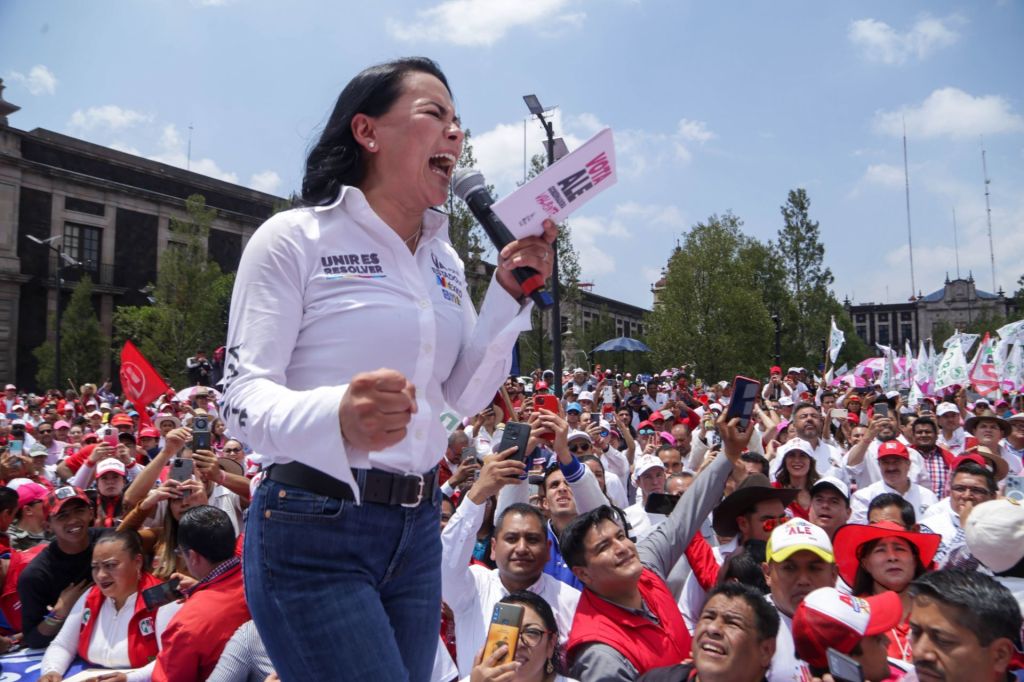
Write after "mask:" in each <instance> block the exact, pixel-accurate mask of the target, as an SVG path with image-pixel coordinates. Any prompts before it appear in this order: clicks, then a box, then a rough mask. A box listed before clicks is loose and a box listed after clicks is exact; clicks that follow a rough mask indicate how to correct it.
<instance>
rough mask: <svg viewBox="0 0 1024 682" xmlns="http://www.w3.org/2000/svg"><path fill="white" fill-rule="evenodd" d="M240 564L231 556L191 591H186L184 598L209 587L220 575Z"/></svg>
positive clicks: (236, 558) (239, 561)
mask: <svg viewBox="0 0 1024 682" xmlns="http://www.w3.org/2000/svg"><path fill="white" fill-rule="evenodd" d="M241 563H242V560H241V559H239V558H238V557H236V556H233V557H231V558H230V559H228V560H227V561H224V562H222V563H220V564H217V566H216V567H215V568H214V569H213V570H212V571H210V573H209V575H207V576H206V577H205V578H203V579H202V580H200V581H199V582H197V583H196V584H195V585H194V586H193V587H192V589H190V590H187V591H186V592H185V596H186V597H190V596H192V595H193V594H195V593H196V592H198V591H199V590H201V589H202V588H203V587H204V586H206V585H209V584H210V583H212V582H213V581H215V580H216V579H217V578H219V577H221V576H222V575H224V574H225V573H227V572H228V571H230V570H231V569H233V568H235V567H236V566H238V565H239V564H241Z"/></svg>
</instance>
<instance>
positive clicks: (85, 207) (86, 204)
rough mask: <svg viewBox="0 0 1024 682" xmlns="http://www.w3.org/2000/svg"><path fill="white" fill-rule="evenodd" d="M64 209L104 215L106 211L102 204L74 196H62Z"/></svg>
mask: <svg viewBox="0 0 1024 682" xmlns="http://www.w3.org/2000/svg"><path fill="white" fill-rule="evenodd" d="M64 209H65V210H67V211H75V212H77V213H89V214H91V215H105V214H106V212H107V207H106V206H104V205H103V204H97V203H96V202H95V201H86V200H85V199H76V198H75V197H64Z"/></svg>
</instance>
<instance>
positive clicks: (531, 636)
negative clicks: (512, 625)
mask: <svg viewBox="0 0 1024 682" xmlns="http://www.w3.org/2000/svg"><path fill="white" fill-rule="evenodd" d="M546 634H548V631H547V630H542V629H541V628H523V629H522V630H520V631H519V641H520V642H522V643H523V644H524V645H525V646H528V647H530V648H533V647H535V646H537V645H539V644H540V641H541V640H542V639H544V635H546Z"/></svg>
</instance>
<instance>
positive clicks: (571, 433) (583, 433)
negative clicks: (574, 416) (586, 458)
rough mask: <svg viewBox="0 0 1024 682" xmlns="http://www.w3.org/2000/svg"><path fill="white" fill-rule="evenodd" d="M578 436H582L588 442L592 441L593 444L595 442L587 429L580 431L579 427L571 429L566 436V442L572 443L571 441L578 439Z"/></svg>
mask: <svg viewBox="0 0 1024 682" xmlns="http://www.w3.org/2000/svg"><path fill="white" fill-rule="evenodd" d="M577 438H582V439H583V440H585V441H587V442H588V443H591V444H593V442H594V439H593V438H591V437H590V434H589V433H587V432H586V431H579V430H577V429H573V430H570V431H569V435H568V436H566V438H565V442H566V443H570V442H572V441H574V440H576V439H577Z"/></svg>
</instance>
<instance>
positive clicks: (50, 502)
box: [46, 485, 92, 516]
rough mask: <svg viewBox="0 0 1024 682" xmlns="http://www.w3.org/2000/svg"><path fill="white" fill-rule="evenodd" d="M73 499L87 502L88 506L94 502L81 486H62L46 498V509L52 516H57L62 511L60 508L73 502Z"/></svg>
mask: <svg viewBox="0 0 1024 682" xmlns="http://www.w3.org/2000/svg"><path fill="white" fill-rule="evenodd" d="M72 500H80V501H82V502H85V504H86V505H87V506H90V507H91V506H92V502H90V501H89V498H88V497H87V496H86V494H85V493H84V492H82V489H81V488H75V487H72V486H70V485H66V486H62V487H60V488H57V489H56V490H54V491H53V492H52V493H50V496H49V497H48V498H47V500H46V509H47V511H48V513H49V514H50V516H56V515H57V514H59V513H60V510H61V509H63V508H64V505H66V504H67V503H69V502H71V501H72Z"/></svg>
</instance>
